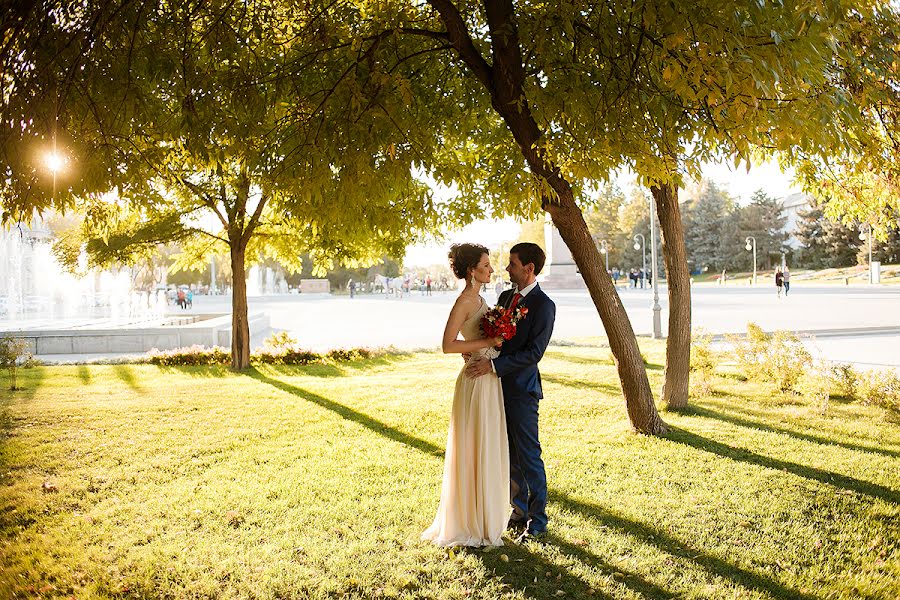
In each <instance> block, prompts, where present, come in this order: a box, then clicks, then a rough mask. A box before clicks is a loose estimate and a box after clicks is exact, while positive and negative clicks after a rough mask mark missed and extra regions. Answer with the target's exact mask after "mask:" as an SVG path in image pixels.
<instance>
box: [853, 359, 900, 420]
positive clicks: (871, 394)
mask: <svg viewBox="0 0 900 600" xmlns="http://www.w3.org/2000/svg"><path fill="white" fill-rule="evenodd" d="M858 393H859V400H860V401H861V402H863V404H869V405H872V406H880V407H881V408H884V409H886V410H889V411H894V412H897V411H900V376H898V375H897V373H896V372H894V371H893V370H890V369H885V370H880V369H873V370H871V371H869V372H868V373H862V374H860V376H859V391H858Z"/></svg>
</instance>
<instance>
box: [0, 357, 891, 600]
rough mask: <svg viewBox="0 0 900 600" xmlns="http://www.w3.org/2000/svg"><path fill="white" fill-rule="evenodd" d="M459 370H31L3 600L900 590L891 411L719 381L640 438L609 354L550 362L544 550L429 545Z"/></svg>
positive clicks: (410, 363) (17, 431)
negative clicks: (654, 433)
mask: <svg viewBox="0 0 900 600" xmlns="http://www.w3.org/2000/svg"><path fill="white" fill-rule="evenodd" d="M641 343H642V346H643V351H644V354H645V355H646V356H647V358H648V360H649V361H650V362H651V363H656V364H658V363H660V362H661V355H662V346H661V345H659V344H658V343H656V342H651V341H646V340H642V342H641ZM460 364H461V363H460V361H459V359H458V357H452V356H443V355H439V354H428V353H422V354H412V355H406V356H396V357H386V358H380V359H377V360H371V361H366V362H360V363H352V364H341V365H338V366H328V367H322V366H312V367H291V368H276V367H268V368H261V369H260V370H259V371H253V372H250V373H247V374H233V373H230V372H228V371H227V370H224V369H216V368H177V369H175V368H169V369H162V368H158V367H153V366H128V365H118V366H73V367H39V368H35V369H29V370H25V371H22V379H21V381H22V384H23V385H24V386H25V388H26V389H25V390H24V391H19V392H14V393H12V392H6V391H4V392H2V396H0V406H2V419H0V530H2V541H0V544H2V545H0V564H2V574H0V596H2V597H22V598H30V597H69V596H74V597H76V598H79V599H80V598H94V597H100V598H131V597H154V598H155V597H162V598H239V597H250V598H307V597H312V598H335V597H361V598H369V597H402V598H497V597H509V598H559V597H562V598H589V597H594V598H623V599H624V598H676V597H677V598H715V599H719V598H777V599H784V600H787V599H795V598H800V599H812V598H889V599H895V598H897V597H898V595H900V564H898V562H900V547H898V539H900V427H898V425H897V424H896V423H895V422H893V421H892V420H891V419H890V418H887V417H886V415H885V413H884V412H882V411H880V410H879V409H875V408H873V407H864V406H860V405H856V404H848V403H840V402H835V403H832V404H831V406H830V407H829V408H828V410H827V412H826V413H825V414H824V415H823V414H822V413H821V409H820V407H819V408H814V407H812V406H808V405H805V404H803V403H799V402H796V401H789V400H786V399H784V398H782V397H781V396H779V395H776V394H774V393H773V392H771V391H769V390H767V389H766V388H764V387H762V386H760V385H757V384H754V383H748V382H742V381H740V380H739V378H736V377H720V378H718V379H717V380H716V381H715V382H714V388H715V392H714V393H713V394H712V395H711V396H710V397H707V398H702V399H695V400H693V401H692V404H693V408H692V409H691V410H690V411H687V412H684V413H680V414H673V413H668V414H665V415H664V418H665V419H666V421H667V422H668V423H670V424H671V425H672V426H673V429H674V431H673V433H672V434H670V435H669V436H667V437H664V438H650V437H644V436H638V435H634V434H632V433H630V431H629V427H628V421H627V418H626V416H625V410H624V406H623V401H622V399H621V395H620V392H619V391H618V381H617V378H616V374H615V370H614V368H613V366H612V365H611V364H610V361H609V351H608V350H607V349H599V348H585V347H551V349H550V350H549V351H548V354H547V356H546V358H545V361H544V363H543V364H542V371H543V372H544V374H545V377H544V381H545V394H546V399H545V400H544V401H542V403H541V428H542V430H541V433H542V438H543V439H542V441H543V445H544V453H545V454H544V455H545V461H546V463H547V469H548V477H549V480H550V500H551V501H550V506H549V514H550V519H551V535H550V537H549V540H548V543H546V544H544V545H535V544H527V545H516V544H514V543H509V544H508V545H507V546H506V547H504V548H502V549H499V550H494V551H492V552H477V551H462V552H459V553H454V554H452V555H449V554H448V553H447V552H446V551H443V550H441V549H438V548H435V547H432V546H430V545H429V544H427V543H424V542H421V541H420V540H419V534H420V533H421V531H422V530H423V529H424V528H425V527H426V526H427V525H428V524H429V523H430V521H431V519H432V517H433V515H434V512H435V510H436V508H437V501H438V494H439V487H440V478H441V469H442V453H443V448H444V441H445V436H446V430H447V420H448V415H449V408H450V406H449V405H450V401H451V394H452V388H453V380H454V378H455V376H456V373H457V371H458V369H459V367H460ZM649 373H650V376H651V378H652V382H653V385H654V388H655V389H658V387H659V385H660V384H661V382H662V371H661V370H659V369H652V370H650V371H649ZM4 383H5V380H4ZM45 482H46V483H47V484H48V485H50V486H55V488H56V491H52V490H49V491H44V490H43V489H42V486H43V485H44V484H45Z"/></svg>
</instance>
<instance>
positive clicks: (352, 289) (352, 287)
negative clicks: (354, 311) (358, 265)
mask: <svg viewBox="0 0 900 600" xmlns="http://www.w3.org/2000/svg"><path fill="white" fill-rule="evenodd" d="M347 289H348V290H350V298H351V299H352V298H353V297H354V296H356V282H355V281H353V280H352V279H351V280H350V281H348V282H347Z"/></svg>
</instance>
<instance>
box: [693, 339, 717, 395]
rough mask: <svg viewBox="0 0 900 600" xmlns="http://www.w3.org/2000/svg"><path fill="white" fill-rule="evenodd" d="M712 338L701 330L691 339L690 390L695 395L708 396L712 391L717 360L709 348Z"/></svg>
mask: <svg viewBox="0 0 900 600" xmlns="http://www.w3.org/2000/svg"><path fill="white" fill-rule="evenodd" d="M711 343H712V339H711V338H710V336H709V335H707V334H705V333H704V332H702V331H698V332H697V333H695V334H694V336H693V339H692V340H691V392H692V394H693V395H696V396H708V395H709V394H710V392H712V381H713V378H714V377H715V371H716V367H717V366H718V363H719V360H718V356H717V355H716V353H715V352H714V351H713V349H712V348H711Z"/></svg>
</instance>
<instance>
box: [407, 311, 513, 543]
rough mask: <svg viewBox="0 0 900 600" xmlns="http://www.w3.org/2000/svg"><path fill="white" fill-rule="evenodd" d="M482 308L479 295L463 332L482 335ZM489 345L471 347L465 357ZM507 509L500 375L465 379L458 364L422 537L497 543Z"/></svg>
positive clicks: (436, 540) (470, 336)
mask: <svg viewBox="0 0 900 600" xmlns="http://www.w3.org/2000/svg"><path fill="white" fill-rule="evenodd" d="M487 310H488V306H487V303H486V302H485V301H484V299H483V298H482V299H481V307H480V308H479V309H478V310H476V311H475V314H474V315H472V316H471V317H470V318H469V319H468V320H467V321H466V322H465V323H463V326H462V328H461V330H460V333H462V335H463V338H465V339H466V340H475V339H480V338H482V337H484V335H483V334H482V333H481V328H480V320H481V316H482V315H483V314H484V313H485V312H487ZM489 350H491V349H488V348H485V349H484V350H480V351H478V352H475V353H473V354H472V358H471V359H470V360H475V359H476V358H478V357H480V356H483V355H485V354H488V352H489ZM488 355H489V356H493V354H488ZM509 513H510V503H509V440H508V438H507V434H506V413H505V411H504V409H503V390H502V388H501V387H500V379H499V378H498V377H497V375H496V374H494V373H493V372H491V373H488V374H487V375H483V376H481V377H478V378H476V379H470V378H468V377H466V374H465V367H463V369H462V370H461V371H460V373H459V377H457V378H456V391H455V393H454V395H453V411H452V414H451V415H450V431H449V433H448V434H447V450H446V454H445V456H444V480H443V485H442V486H441V502H440V506H439V507H438V511H437V516H435V518H434V522H433V523H432V524H431V527H429V528H428V529H427V530H425V532H424V533H423V534H422V539H424V540H430V541H432V542H434V543H435V544H437V545H439V546H502V545H503V541H502V540H501V535H502V534H503V531H504V530H505V529H506V524H507V520H508V518H509Z"/></svg>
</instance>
